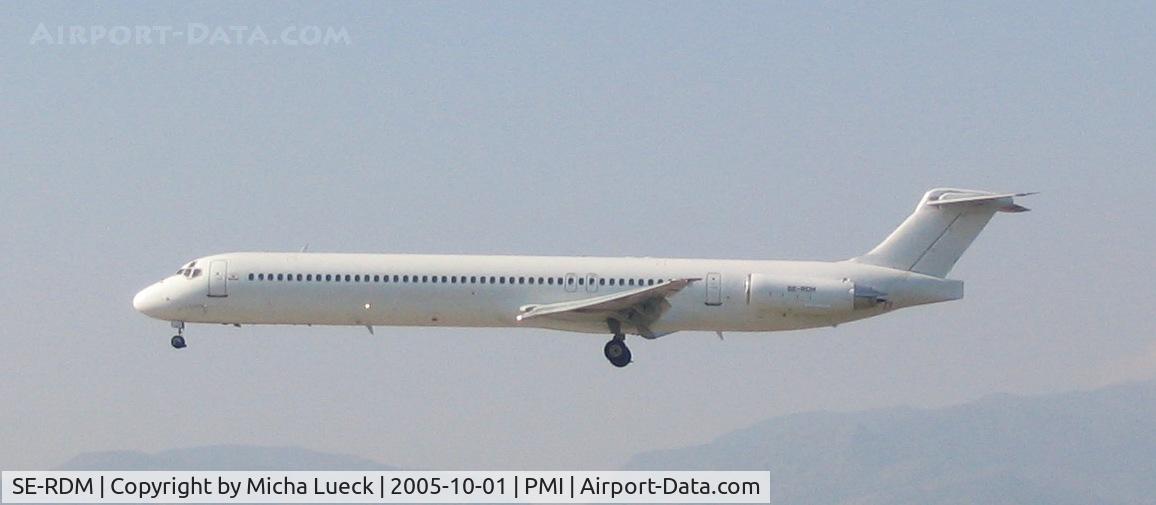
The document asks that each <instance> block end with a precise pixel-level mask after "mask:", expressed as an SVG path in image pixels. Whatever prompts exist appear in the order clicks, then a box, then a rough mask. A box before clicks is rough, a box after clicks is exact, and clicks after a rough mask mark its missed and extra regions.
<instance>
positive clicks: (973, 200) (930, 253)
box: [851, 188, 1034, 278]
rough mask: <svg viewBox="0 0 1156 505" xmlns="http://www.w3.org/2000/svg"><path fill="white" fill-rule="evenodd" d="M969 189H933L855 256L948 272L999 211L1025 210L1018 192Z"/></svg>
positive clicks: (939, 273)
mask: <svg viewBox="0 0 1156 505" xmlns="http://www.w3.org/2000/svg"><path fill="white" fill-rule="evenodd" d="M1031 194H1034V193H1002V194H997V193H989V192H986V191H974V190H969V189H953V188H937V189H933V190H931V191H928V192H927V193H926V194H924V195H923V199H921V200H920V201H919V205H917V206H916V207H915V212H913V213H912V214H911V215H910V216H908V218H907V220H905V221H903V224H901V225H899V228H896V229H895V231H893V232H891V235H889V236H888V237H887V238H886V239H884V240H883V242H881V243H880V244H879V245H877V246H875V248H874V249H872V250H871V251H870V252H868V253H867V254H864V255H863V256H859V257H857V258H852V259H851V261H856V262H859V263H866V264H869V265H878V266H881V267H887V268H894V269H896V270H906V271H910V272H916V273H920V274H925V275H931V276H935V277H940V278H944V277H946V276H947V273H948V272H950V271H951V268H952V267H953V266H955V262H957V261H959V257H960V256H962V255H963V252H964V251H966V250H967V247H968V246H970V245H971V243H972V241H974V240H975V237H976V236H978V235H979V232H981V231H983V227H984V226H985V225H987V222H988V221H989V220H991V217H992V216H993V215H995V213H996V212H1024V211H1026V210H1028V209H1027V208H1025V207H1022V206H1019V205H1017V204H1016V203H1015V197H1017V196H1027V195H1031Z"/></svg>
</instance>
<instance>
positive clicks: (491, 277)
mask: <svg viewBox="0 0 1156 505" xmlns="http://www.w3.org/2000/svg"><path fill="white" fill-rule="evenodd" d="M496 280H497V279H496V278H495V277H494V276H492V275H491V276H490V284H493V283H494V281H496Z"/></svg>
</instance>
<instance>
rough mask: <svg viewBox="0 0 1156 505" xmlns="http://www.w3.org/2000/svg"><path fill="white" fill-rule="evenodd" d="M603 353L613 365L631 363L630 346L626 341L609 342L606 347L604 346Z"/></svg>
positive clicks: (618, 365)
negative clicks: (627, 345)
mask: <svg viewBox="0 0 1156 505" xmlns="http://www.w3.org/2000/svg"><path fill="white" fill-rule="evenodd" d="M602 354H604V355H605V356H606V359H607V360H609V361H610V364H611V365H614V366H616V367H618V368H622V367H624V366H626V365H629V364H630V348H629V347H626V343H625V342H622V341H621V340H611V341H609V342H607V343H606V347H604V348H602Z"/></svg>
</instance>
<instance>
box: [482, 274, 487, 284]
mask: <svg viewBox="0 0 1156 505" xmlns="http://www.w3.org/2000/svg"><path fill="white" fill-rule="evenodd" d="M481 279H482V282H481V283H482V284H485V283H486V278H485V276H483V277H482V278H481Z"/></svg>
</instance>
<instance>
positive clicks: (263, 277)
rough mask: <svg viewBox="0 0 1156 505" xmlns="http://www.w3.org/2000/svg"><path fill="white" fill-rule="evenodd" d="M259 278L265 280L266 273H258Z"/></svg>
mask: <svg viewBox="0 0 1156 505" xmlns="http://www.w3.org/2000/svg"><path fill="white" fill-rule="evenodd" d="M257 280H259V281H263V280H265V274H257Z"/></svg>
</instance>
